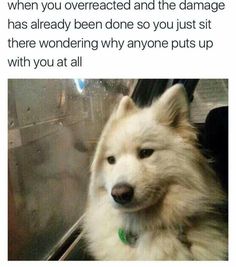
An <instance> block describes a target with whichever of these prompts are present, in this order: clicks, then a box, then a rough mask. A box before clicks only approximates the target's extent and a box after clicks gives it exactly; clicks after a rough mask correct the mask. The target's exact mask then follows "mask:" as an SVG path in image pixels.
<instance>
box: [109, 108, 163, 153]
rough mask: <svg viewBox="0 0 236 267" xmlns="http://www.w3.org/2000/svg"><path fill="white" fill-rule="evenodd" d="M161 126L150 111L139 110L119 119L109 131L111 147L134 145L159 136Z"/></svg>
mask: <svg viewBox="0 0 236 267" xmlns="http://www.w3.org/2000/svg"><path fill="white" fill-rule="evenodd" d="M160 131H162V129H161V127H160V126H159V125H158V123H157V122H156V121H155V119H154V118H153V116H150V113H148V112H143V111H142V112H138V113H136V114H132V115H130V116H127V117H125V118H123V119H121V120H119V121H117V122H116V123H115V124H114V125H113V126H112V127H111V128H110V129H109V131H108V135H107V140H106V143H107V145H108V146H109V147H114V148H115V147H120V148H121V146H126V147H132V145H133V146H137V145H141V144H142V143H143V142H145V141H146V140H150V139H155V138H157V135H158V133H160Z"/></svg>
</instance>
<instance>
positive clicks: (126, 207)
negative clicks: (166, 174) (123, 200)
mask: <svg viewBox="0 0 236 267" xmlns="http://www.w3.org/2000/svg"><path fill="white" fill-rule="evenodd" d="M158 202H159V199H155V200H153V201H150V200H149V201H137V200H133V201H131V202H130V203H127V204H119V203H116V202H115V201H112V206H113V207H114V208H115V209H117V210H120V211H123V212H130V213H132V212H138V211H142V210H145V209H148V208H149V207H151V206H154V205H157V204H158Z"/></svg>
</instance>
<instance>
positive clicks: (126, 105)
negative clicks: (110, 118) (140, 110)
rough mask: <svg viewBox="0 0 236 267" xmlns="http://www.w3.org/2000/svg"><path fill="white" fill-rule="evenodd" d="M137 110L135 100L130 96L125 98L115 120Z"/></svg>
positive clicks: (119, 106)
mask: <svg viewBox="0 0 236 267" xmlns="http://www.w3.org/2000/svg"><path fill="white" fill-rule="evenodd" d="M135 110H137V107H136V106H135V104H134V102H133V100H132V99H131V98H130V97H129V96H123V97H122V99H121V101H120V103H119V105H118V108H117V110H116V113H115V118H116V119H120V118H122V117H124V116H125V115H126V114H128V113H130V112H133V111H135Z"/></svg>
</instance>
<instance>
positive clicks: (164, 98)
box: [153, 84, 189, 128]
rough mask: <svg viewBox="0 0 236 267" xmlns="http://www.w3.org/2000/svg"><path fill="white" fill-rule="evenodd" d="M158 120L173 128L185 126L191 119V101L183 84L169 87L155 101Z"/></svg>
mask: <svg viewBox="0 0 236 267" xmlns="http://www.w3.org/2000/svg"><path fill="white" fill-rule="evenodd" d="M153 108H154V109H155V114H156V117H157V119H158V121H159V122H160V123H162V124H164V125H168V126H171V127H173V128H179V127H182V126H184V125H185V124H186V123H187V124H188V121H189V103H188V99H187V95H186V91H185V88H184V86H183V85H181V84H176V85H174V86H172V87H171V88H169V89H167V90H166V91H165V92H164V93H163V94H162V95H161V97H160V98H159V99H158V100H157V101H156V102H155V103H154V105H153Z"/></svg>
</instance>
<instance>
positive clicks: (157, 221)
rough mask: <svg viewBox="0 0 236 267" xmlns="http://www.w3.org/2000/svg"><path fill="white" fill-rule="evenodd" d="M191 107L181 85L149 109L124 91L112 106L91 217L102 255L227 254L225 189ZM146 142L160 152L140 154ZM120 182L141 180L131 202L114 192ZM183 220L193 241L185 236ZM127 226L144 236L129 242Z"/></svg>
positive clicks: (91, 232)
mask: <svg viewBox="0 0 236 267" xmlns="http://www.w3.org/2000/svg"><path fill="white" fill-rule="evenodd" d="M188 115H189V113H188V103H187V100H186V96H185V92H184V88H183V87H182V86H181V85H176V86H173V87H172V88H170V89H168V90H167V91H166V92H165V93H164V94H163V95H162V96H161V97H160V98H159V99H158V100H157V101H155V102H154V103H153V104H152V105H151V107H147V108H144V109H140V108H138V107H136V106H135V105H134V103H133V102H132V100H131V99H130V98H129V97H123V99H122V100H121V102H120V104H119V106H118V108H117V109H116V110H115V111H114V113H113V114H112V116H111V118H110V120H109V121H108V123H107V125H106V126H105V128H104V130H103V133H102V135H101V137H100V140H99V143H98V145H97V149H96V152H95V156H94V161H93V164H92V168H91V173H92V174H91V181H90V187H89V196H88V205H87V210H86V216H85V223H84V231H85V234H86V239H87V241H88V248H89V250H90V252H91V253H92V255H93V256H94V257H95V258H96V259H99V260H224V259H226V258H227V230H226V228H227V227H226V225H225V224H224V222H223V220H222V219H221V217H220V215H219V214H218V213H217V210H216V209H215V207H216V206H218V205H221V204H222V203H223V202H224V194H223V193H222V191H221V189H220V186H219V184H218V182H217V180H216V177H215V174H214V172H213V171H212V170H211V169H210V168H209V166H208V164H207V161H206V160H205V159H204V157H203V156H202V155H201V154H200V152H199V151H198V149H197V146H196V132H195V130H194V129H193V127H192V126H191V125H190V123H189V120H188ZM141 148H152V149H154V153H153V154H152V155H151V156H150V157H148V158H145V159H140V158H139V157H138V150H139V149H141ZM111 155H112V156H115V158H116V163H115V164H112V165H110V164H108V162H107V160H106V158H107V157H109V156H111ZM120 182H126V183H129V184H131V185H132V186H134V188H135V191H134V192H135V193H134V199H133V200H132V202H131V203H130V205H127V206H122V205H119V204H117V203H116V202H115V201H114V200H113V198H112V197H111V190H112V187H113V186H114V185H116V184H117V183H120ZM181 227H184V233H183V236H184V238H186V241H187V243H186V242H183V240H182V239H181V238H179V236H180V233H181V231H180V228H181ZM119 228H124V229H126V230H127V231H131V232H132V233H135V234H137V235H138V239H137V242H136V243H135V244H134V245H125V244H124V243H122V242H121V240H120V239H119V237H118V234H117V232H118V229H119ZM188 244H190V245H188ZM213 244H214V245H213Z"/></svg>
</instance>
